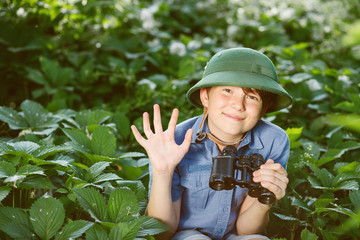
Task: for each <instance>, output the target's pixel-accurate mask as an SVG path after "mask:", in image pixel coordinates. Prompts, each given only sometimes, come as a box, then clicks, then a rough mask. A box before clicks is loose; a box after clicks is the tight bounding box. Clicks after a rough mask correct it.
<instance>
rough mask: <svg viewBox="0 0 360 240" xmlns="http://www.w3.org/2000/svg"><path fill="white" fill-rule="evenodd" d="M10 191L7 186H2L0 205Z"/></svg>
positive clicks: (0, 189)
mask: <svg viewBox="0 0 360 240" xmlns="http://www.w3.org/2000/svg"><path fill="white" fill-rule="evenodd" d="M10 191H11V188H10V187H8V186H2V187H0V203H1V201H2V200H4V198H6V196H7V195H9V193H10Z"/></svg>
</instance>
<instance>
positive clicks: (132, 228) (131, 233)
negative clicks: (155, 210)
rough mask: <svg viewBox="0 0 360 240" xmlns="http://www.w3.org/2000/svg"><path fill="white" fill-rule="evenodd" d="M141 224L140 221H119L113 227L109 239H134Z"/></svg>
mask: <svg viewBox="0 0 360 240" xmlns="http://www.w3.org/2000/svg"><path fill="white" fill-rule="evenodd" d="M139 228H140V224H139V223H138V222H134V223H133V222H131V223H123V222H121V223H118V224H117V225H116V226H115V227H112V228H111V230H110V234H109V240H117V239H121V240H133V239H135V238H136V235H137V233H138V231H139Z"/></svg>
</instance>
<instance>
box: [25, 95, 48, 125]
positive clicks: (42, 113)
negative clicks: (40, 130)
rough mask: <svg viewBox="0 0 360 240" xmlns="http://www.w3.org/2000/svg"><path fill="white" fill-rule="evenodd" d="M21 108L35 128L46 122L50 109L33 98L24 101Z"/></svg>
mask: <svg viewBox="0 0 360 240" xmlns="http://www.w3.org/2000/svg"><path fill="white" fill-rule="evenodd" d="M20 108H21V110H22V111H23V113H24V115H25V119H26V121H27V122H28V124H29V126H30V127H31V128H33V129H34V128H37V127H38V126H40V125H41V124H42V123H44V122H46V120H47V119H48V117H49V116H48V111H47V110H46V109H45V108H44V107H43V106H41V105H40V104H39V103H36V102H34V101H31V100H25V101H24V102H22V103H21V105H20Z"/></svg>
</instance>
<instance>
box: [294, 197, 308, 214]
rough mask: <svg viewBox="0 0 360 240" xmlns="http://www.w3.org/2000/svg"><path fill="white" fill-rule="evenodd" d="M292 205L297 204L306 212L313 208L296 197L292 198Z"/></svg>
mask: <svg viewBox="0 0 360 240" xmlns="http://www.w3.org/2000/svg"><path fill="white" fill-rule="evenodd" d="M291 204H292V205H293V206H297V207H299V208H302V209H304V210H305V211H307V212H312V211H313V209H311V208H310V207H309V206H308V205H307V204H306V203H305V202H303V201H302V200H300V199H298V198H294V199H293V200H292V203H291Z"/></svg>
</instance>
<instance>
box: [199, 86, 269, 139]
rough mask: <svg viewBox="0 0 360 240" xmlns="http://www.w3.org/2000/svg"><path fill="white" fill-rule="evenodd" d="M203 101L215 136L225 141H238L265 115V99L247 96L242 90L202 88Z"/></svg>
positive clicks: (248, 94) (256, 95) (251, 94)
mask: <svg viewBox="0 0 360 240" xmlns="http://www.w3.org/2000/svg"><path fill="white" fill-rule="evenodd" d="M200 98H201V101H202V103H203V105H204V107H207V108H208V126H209V129H210V131H211V133H212V134H213V135H215V136H216V137H217V138H219V139H221V140H222V141H226V142H236V141H238V140H239V139H241V138H242V137H243V136H244V134H245V133H246V132H247V131H249V130H250V129H252V128H253V127H254V126H255V125H256V123H257V122H258V120H259V119H260V118H261V116H262V109H263V107H262V106H263V103H262V99H261V97H260V95H259V94H258V93H256V92H255V91H253V92H247V93H245V92H244V90H243V88H241V87H231V86H217V87H211V88H208V89H205V88H202V89H201V90H200Z"/></svg>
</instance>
